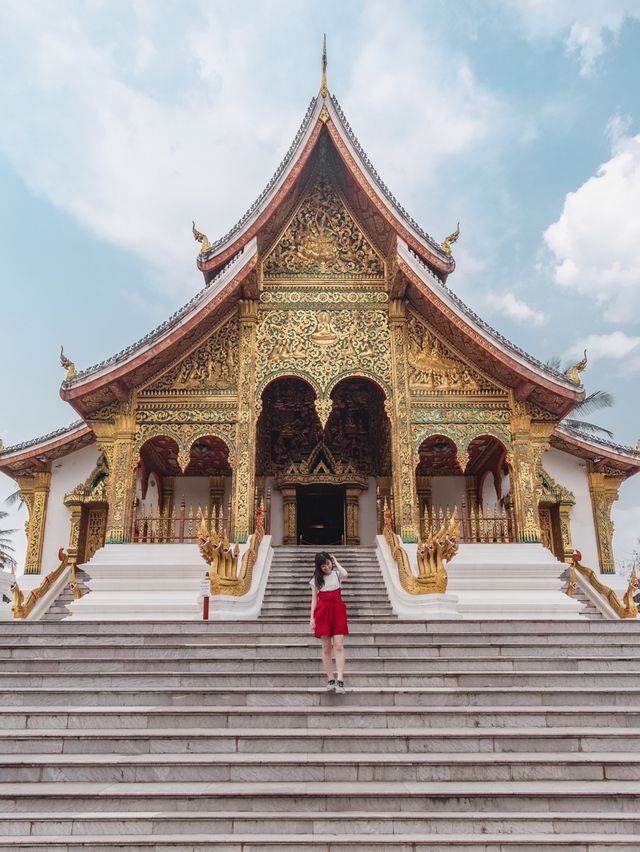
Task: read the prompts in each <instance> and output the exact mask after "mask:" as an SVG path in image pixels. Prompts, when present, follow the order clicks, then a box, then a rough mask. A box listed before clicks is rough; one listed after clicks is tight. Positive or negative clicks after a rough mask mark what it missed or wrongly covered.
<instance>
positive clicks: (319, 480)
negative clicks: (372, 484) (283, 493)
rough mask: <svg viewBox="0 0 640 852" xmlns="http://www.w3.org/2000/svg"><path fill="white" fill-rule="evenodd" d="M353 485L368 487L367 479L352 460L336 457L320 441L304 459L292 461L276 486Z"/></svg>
mask: <svg viewBox="0 0 640 852" xmlns="http://www.w3.org/2000/svg"><path fill="white" fill-rule="evenodd" d="M323 484H331V485H352V486H356V487H359V488H363V489H366V487H367V479H366V477H365V476H363V475H362V474H361V473H359V472H358V471H357V470H356V469H355V468H354V467H353V465H352V464H351V463H350V462H348V461H347V462H343V461H340V460H338V459H335V458H334V456H333V454H332V453H331V452H330V450H329V449H328V448H327V447H326V446H325V445H324V444H323V443H322V442H320V443H319V444H318V445H317V446H316V447H315V448H314V449H313V451H312V452H311V454H310V455H309V457H308V458H307V459H305V460H304V461H301V462H298V463H295V462H294V463H292V464H290V465H289V467H288V468H287V469H286V470H285V471H283V472H282V473H280V474H279V475H278V476H276V478H275V486H276V487H277V488H282V487H283V486H285V485H323Z"/></svg>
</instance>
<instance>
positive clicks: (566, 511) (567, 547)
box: [558, 502, 574, 565]
mask: <svg viewBox="0 0 640 852" xmlns="http://www.w3.org/2000/svg"><path fill="white" fill-rule="evenodd" d="M573 505H574V504H573V503H569V502H561V503H559V504H558V514H559V515H560V539H561V541H562V560H563V562H567V563H568V564H569V565H571V563H572V562H573V541H572V539H571V517H570V516H571V509H572V508H573Z"/></svg>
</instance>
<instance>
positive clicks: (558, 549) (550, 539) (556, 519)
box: [538, 506, 564, 562]
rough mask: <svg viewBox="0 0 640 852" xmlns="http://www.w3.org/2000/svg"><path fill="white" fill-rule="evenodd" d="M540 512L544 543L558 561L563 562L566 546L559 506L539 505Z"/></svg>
mask: <svg viewBox="0 0 640 852" xmlns="http://www.w3.org/2000/svg"><path fill="white" fill-rule="evenodd" d="M538 512H539V515H540V531H541V533H542V543H543V544H544V546H545V547H547V548H548V549H549V550H550V551H551V552H552V553H553V555H554V556H555V557H556V559H557V560H558V561H560V562H562V561H563V560H564V548H563V544H562V528H561V526H560V512H559V511H558V507H557V506H539V507H538Z"/></svg>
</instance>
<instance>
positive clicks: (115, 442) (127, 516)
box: [91, 414, 138, 544]
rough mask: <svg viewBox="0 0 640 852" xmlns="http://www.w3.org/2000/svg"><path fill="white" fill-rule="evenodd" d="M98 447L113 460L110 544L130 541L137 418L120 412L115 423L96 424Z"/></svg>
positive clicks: (108, 530)
mask: <svg viewBox="0 0 640 852" xmlns="http://www.w3.org/2000/svg"><path fill="white" fill-rule="evenodd" d="M91 425H92V428H93V431H94V432H95V433H96V437H97V439H98V446H99V447H100V449H101V450H102V451H103V452H104V454H105V456H106V457H107V461H108V463H109V479H108V487H107V499H108V502H109V512H108V515H107V535H106V543H107V544H120V543H122V542H127V541H129V539H130V537H131V524H132V520H133V503H134V500H135V474H136V468H137V466H138V458H137V454H134V452H133V442H134V437H135V431H136V421H135V417H134V416H133V415H131V414H118V415H117V416H116V417H115V419H114V422H113V423H92V424H91Z"/></svg>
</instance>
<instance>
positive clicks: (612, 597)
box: [567, 550, 638, 618]
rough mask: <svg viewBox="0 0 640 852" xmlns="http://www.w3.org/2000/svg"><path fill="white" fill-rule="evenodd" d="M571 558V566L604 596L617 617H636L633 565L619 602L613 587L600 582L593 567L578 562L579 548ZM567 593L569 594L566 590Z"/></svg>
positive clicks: (635, 578)
mask: <svg viewBox="0 0 640 852" xmlns="http://www.w3.org/2000/svg"><path fill="white" fill-rule="evenodd" d="M572 558H573V561H572V563H571V567H572V568H575V570H576V571H579V572H580V573H581V574H582V576H583V577H586V579H587V580H588V581H589V583H590V584H591V586H593V588H594V589H595V590H596V591H597V592H599V593H600V594H601V595H602V596H603V597H604V598H605V600H606V601H607V603H608V604H609V606H610V607H611V609H612V610H613V611H614V612H615V613H616V615H617V616H618V617H619V618H636V617H637V615H638V606H637V604H636V602H635V601H634V599H633V595H634V593H635V592H636V591H637V589H638V575H637V573H636V569H635V566H634V567H633V570H632V571H631V577H630V579H629V585H628V587H627V591H626V592H625V593H624V596H623V598H622V601H623V602H622V603H621V602H620V598H619V597H618V596H617V594H616V593H615V592H614V591H613V589H612V588H610V587H609V586H606V585H605V584H604V583H602V582H600V580H599V579H598V575H597V574H596V572H595V571H594V570H593V569H591V568H587V567H586V566H584V565H581V564H580V559H581V558H582V554H581V553H580V551H579V550H576V551H575V552H574V554H573V557H572ZM567 594H569V592H568V590H567Z"/></svg>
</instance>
